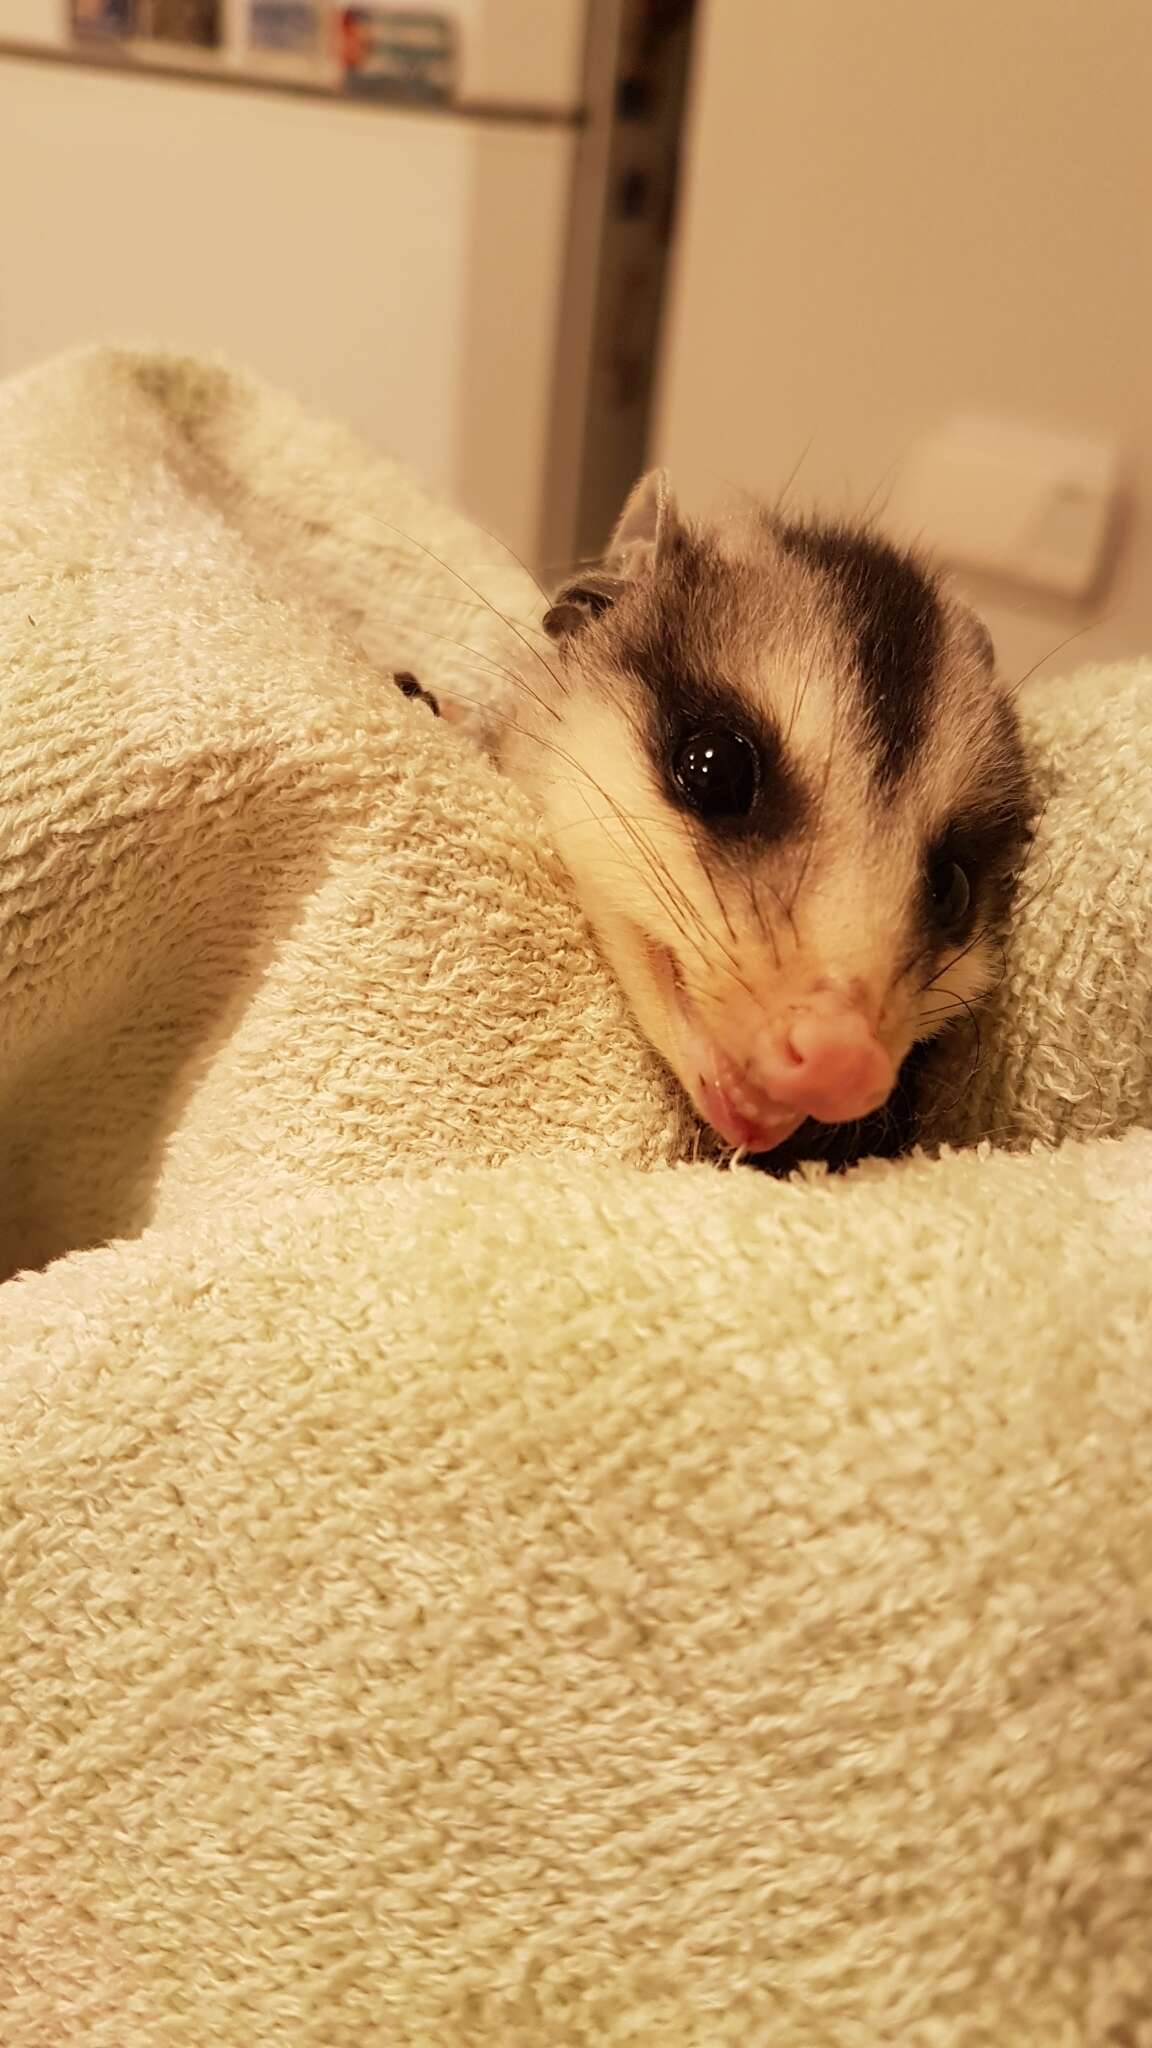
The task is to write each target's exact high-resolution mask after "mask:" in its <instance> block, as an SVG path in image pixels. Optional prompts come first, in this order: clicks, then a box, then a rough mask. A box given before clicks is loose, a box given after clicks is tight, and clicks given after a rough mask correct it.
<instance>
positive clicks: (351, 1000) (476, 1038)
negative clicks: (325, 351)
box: [0, 354, 1152, 2048]
mask: <svg viewBox="0 0 1152 2048" xmlns="http://www.w3.org/2000/svg"><path fill="white" fill-rule="evenodd" d="M0 493H3V499H4V512H3V516H4V521H5V538H4V540H3V544H2V559H3V569H2V570H0V602H2V606H3V610H2V614H0V627H2V632H3V641H2V643H0V645H2V652H0V664H2V666H0V674H2V676H3V701H4V710H5V745H4V747H3V748H2V749H0V766H2V772H3V778H4V789H3V812H2V815H3V817H4V820H5V834H6V838H5V847H4V860H3V867H2V869H0V971H2V972H3V977H4V1003H3V1006H2V1007H0V1059H2V1061H3V1069H2V1071H3V1103H2V1116H0V1137H2V1143H3V1157H4V1167H5V1173H4V1204H5V1211H4V1218H3V1220H4V1227H5V1234H6V1246H5V1249H6V1256H7V1266H8V1269H9V1270H11V1268H12V1266H14V1265H17V1264H20V1263H22V1262H24V1263H28V1262H33V1261H36V1262H42V1261H45V1260H47V1259H48V1258H50V1257H51V1256H52V1255H53V1254H57V1253H61V1252H66V1251H68V1249H69V1248H70V1247H73V1246H80V1245H83V1244H94V1243H95V1242H96V1241H97V1240H99V1239H101V1238H106V1237H116V1238H117V1239H118V1240H119V1241H117V1242H115V1243H112V1244H109V1245H108V1246H107V1247H106V1248H104V1249H93V1250H87V1251H75V1252H73V1254H72V1256H70V1257H64V1258H58V1259H57V1262H56V1263H54V1264H51V1265H48V1266H47V1269H46V1270H44V1271H43V1272H40V1273H37V1274H33V1275H29V1276H27V1277H24V1278H21V1279H16V1280H11V1281H9V1282H8V1283H7V1284H6V1285H4V1286H3V1287H0V1402H2V1407H0V1416H2V1422H0V1440H2V1441H0V1589H2V1592H3V1605H2V1609H0V2042H2V2043H3V2048H241V2044H243V2048H249V2044H251V2048H264V2044H268V2048H272V2044H275V2048H585V2044H587V2048H596V2044H601V2043H603V2044H606V2048H616V2044H624V2043H630V2044H643V2048H722V2044H724V2043H728V2042H740V2043H741V2044H753V2048H883V2044H886V2043H892V2044H896V2043H900V2044H901V2048H904V2044H908V2048H992V2044H996V2048H1003V2044H1008V2043H1016V2042H1021V2043H1024V2042H1028V2043H1033V2042H1034V2043H1037V2044H1041V2043H1042V2044H1045V2048H1047V2044H1060V2048H1082V2044H1083V2048H1145V2044H1147V2043H1148V2042H1149V2041H1152V2026H1150V2021H1149V2014H1150V2013H1152V1942H1150V1941H1149V1939H1148V1929H1149V1925H1150V1924H1152V1848H1150V1846H1149V1845H1150V1844H1152V1629H1150V1626H1149V1610H1148V1587H1149V1584H1150V1583H1152V1512H1150V1510H1149V1506H1148V1497H1147V1478H1146V1474H1147V1468H1148V1461H1149V1456H1150V1454H1152V1370H1150V1366H1152V1356H1150V1353H1152V1338H1150V1335H1149V1332H1150V1330H1152V1271H1150V1264H1149V1260H1148V1257H1147V1245H1148V1241H1149V1232H1150V1228H1152V1136H1149V1134H1147V1133H1146V1132H1144V1131H1141V1130H1140V1129H1138V1128H1136V1126H1138V1125H1139V1124H1140V1122H1141V1121H1147V1120H1148V1119H1149V1110H1150V1108H1152V1101H1150V1093H1149V1076H1148V1069H1147V1065H1146V1064H1144V1065H1141V1063H1140V1062H1141V1059H1142V1057H1143V1045H1144V1035H1145V1032H1146V1025H1147V1019H1146V1016H1144V1015H1141V1013H1140V1005H1141V1004H1145V1003H1146V1001H1147V995H1148V987H1149V983H1148V971H1147V923H1148V920H1147V912H1148V882H1147V867H1146V863H1145V862H1144V861H1143V860H1142V859H1141V858H1139V855H1140V853H1141V851H1142V848H1144V847H1145V842H1146V826H1147V819H1148V802H1149V798H1148V787H1149V764H1150V760H1152V741H1150V739H1149V720H1148V714H1147V710H1146V705H1145V697H1146V693H1147V689H1148V685H1149V680H1150V678H1149V675H1148V672H1147V671H1146V670H1145V671H1132V672H1129V674H1127V675H1121V674H1116V675H1113V676H1111V677H1092V676H1088V677H1086V678H1084V679H1083V680H1082V681H1081V682H1079V683H1076V684H1070V685H1069V686H1068V687H1067V689H1066V690H1065V691H1063V692H1060V693H1053V694H1051V695H1050V696H1047V697H1041V696H1040V695H1038V694H1037V693H1035V692H1034V693H1031V694H1030V697H1029V709H1028V717H1029V721H1030V729H1031V730H1032V732H1033V733H1034V735H1035V744H1036V746H1037V748H1038V750H1039V766H1040V770H1041V773H1042V774H1043V775H1045V776H1046V777H1047V783H1048V790H1049V797H1050V800H1049V806H1048V810H1047V812H1046V815H1045V819H1044V822H1043V827H1042V835H1043V836H1042V838H1041V840H1040V842H1039V844H1038V848H1037V859H1036V863H1035V864H1034V870H1033V877H1030V880H1029V884H1028V885H1027V886H1028V889H1029V890H1030V892H1031V901H1030V902H1029V903H1028V905H1027V907H1026V909H1025V911H1024V914H1023V917H1022V920H1021V923H1020V927H1019V937H1018V938H1017V939H1016V940H1015V941H1014V943H1013V946H1012V948H1011V950H1010V953H1009V957H1008V963H1007V968H1006V978H1005V983H1004V993H1003V997H1002V1001H1001V1005H1000V1007H999V1009H998V1010H997V1011H996V1012H994V1014H993V1016H992V1018H991V1020H990V1021H989V1024H988V1027H987V1029H986V1031H985V1033H984V1047H983V1058H984V1065H983V1067H982V1068H981V1074H980V1079H979V1088H978V1089H977V1087H976V1085H975V1084H973V1086H972V1087H971V1088H965V1090H964V1092H963V1094H962V1096H958V1091H957V1088H956V1087H954V1086H951V1083H949V1085H948V1086H947V1087H945V1086H944V1085H941V1087H940V1090H939V1095H938V1108H937V1130H938V1131H939V1132H941V1133H943V1132H945V1131H947V1130H952V1131H955V1132H957V1133H962V1134H963V1135H968V1131H969V1128H971V1130H972V1131H973V1133H975V1132H976V1131H978V1130H979V1129H980V1128H981V1123H982V1127H983V1128H984V1129H991V1130H994V1131H995V1132H996V1134H997V1136H1000V1135H1004V1136H1006V1137H1007V1138H1009V1139H1010V1140H1011V1141H1012V1143H1013V1144H1018V1143H1020V1142H1021V1141H1022V1140H1026V1139H1027V1138H1028V1137H1029V1136H1030V1135H1032V1134H1043V1135H1059V1134H1061V1133H1064V1132H1066V1131H1069V1130H1075V1129H1084V1128H1085V1125H1084V1123H1083V1121H1082V1118H1081V1111H1082V1110H1083V1107H1084V1105H1085V1104H1086V1103H1087V1101H1088V1096H1087V1093H1086V1092H1084V1091H1083V1090H1082V1088H1081V1082H1080V1079H1079V1078H1078V1077H1079V1076H1080V1075H1081V1074H1082V1071H1083V1067H1084V1065H1086V1064H1087V1065H1089V1066H1091V1067H1092V1068H1093V1069H1094V1072H1095V1081H1096V1085H1097V1088H1098V1091H1099V1093H1098V1098H1095V1099H1098V1100H1099V1101H1101V1102H1102V1103H1103V1104H1104V1114H1103V1115H1102V1116H1100V1117H1099V1118H1098V1119H1097V1124H1098V1126H1099V1128H1100V1129H1101V1130H1108V1131H1114V1132H1117V1133H1119V1132H1121V1131H1124V1130H1127V1135H1125V1136H1124V1137H1122V1138H1121V1137H1117V1138H1116V1139H1115V1140H1108V1139H1105V1138H1103V1137H1094V1138H1091V1139H1088V1140H1084V1141H1081V1140H1077V1139H1070V1140H1069V1141H1068V1142H1065V1143H1064V1144H1063V1146H1062V1147H1061V1148H1060V1149H1059V1150H1056V1151H1048V1152H1042V1151H1040V1150H1032V1151H1027V1150H1025V1151H1022V1152H1016V1153H1014V1152H1012V1151H1007V1150H1005V1151H1000V1152H988V1151H968V1152H965V1153H958V1154H956V1153H954V1154H945V1155H944V1156H942V1157H939V1158H935V1159H931V1158H919V1159H914V1160H911V1161H906V1162H903V1163H901V1164H900V1165H898V1166H895V1167H886V1166H885V1167H880V1166H873V1167H870V1168H866V1169H864V1170H862V1171H860V1172H858V1173H856V1174H854V1175H851V1176H849V1177H848V1178H847V1179H845V1180H841V1181H830V1180H827V1179H822V1178H820V1177H814V1178H810V1179H807V1180H802V1181H799V1182H794V1183H789V1184H785V1185H778V1184H776V1183H773V1182H772V1181H770V1180H768V1179H766V1178H764V1177H761V1176H759V1175H755V1174H752V1173H749V1172H744V1171H736V1172H732V1173H726V1172H719V1171H717V1170H715V1169H714V1168H711V1167H707V1166H703V1165H699V1166H695V1167H690V1166H685V1165H674V1164H672V1163H671V1162H673V1161H675V1160H676V1159H678V1158H679V1157H681V1156H682V1155H683V1154H684V1153H685V1152H687V1151H690V1150H691V1147H692V1142H693V1140H692V1133H691V1131H690V1129H689V1128H688V1126H687V1124H686V1121H685V1120H684V1118H683V1114H682V1110H681V1108H680V1105H679V1103H678V1101H677V1098H676V1096H675V1092H674V1091H673V1090H672V1088H671V1086H670V1084H669V1083H668V1082H667V1081H666V1079H665V1077H664V1076H663V1074H662V1072H661V1070H660V1068H659V1066H658V1064H657V1063H656V1062H655V1061H654V1060H653V1059H652V1057H651V1056H650V1055H649V1054H648V1052H647V1050H646V1048H645V1047H644V1045H643V1044H642V1043H641V1042H640V1040H639V1039H638V1037H637V1034H636V1032H635V1030H634V1029H633V1027H632V1025H631V1023H630V1020H629V1018H628V1016H627V1013H626V1010H625V1008H624V1006H623V1004H622V1002H621V1001H620V999H619V997H618V996H617V994H616V992H615V989H614V987H613V985H612V983H611V980H610V978H609V977H608V976H607V974H606V973H605V972H604V970H603V969H602V968H601V967H600V965H599V964H598V962H597V960H596V958H595V956H594V954H593V952H592V950H591V948H590V945H589V942H588V940H587V936H586V934H585V933H584V931H583V928H582V926H581V924H580V921H579V919H578V917H577V915H576V913H575V911H574V909H573V908H572V904H571V900H570V897H569V894H568V892H567V890H566V888H565V886H564V883H563V877H562V874H561V872H560V870H559V868H558V865H557V863H556V861H555V859H554V858H553V856H552V855H551V854H550V852H549V850H548V849H547V847H545V846H544V845H543V844H542V842H541V840H540V837H539V834H538V833H537V832H536V829H535V826H534V824H533V821H532V820H531V818H530V817H529V815H528V813H527V812H526V810H525V809H524V807H523V806H522V805H521V804H520V803H519V801H518V800H517V799H516V797H515V796H514V794H513V793H512V792H511V791H509V790H508V789H507V788H506V787H505V786H504V785H503V784H502V783H501V782H500V780H499V778H498V777H496V776H495V774H494V773H493V772H492V770H491V769H490V768H489V767H488V766H487V765H486V763H485V762H484V761H483V760H482V759H481V758H480V757H479V756H478V755H477V754H476V753H475V752H474V750H472V749H471V748H470V747H469V746H468V745H467V744H466V742H465V741H464V740H462V739H461V738H460V737H459V736H458V735H453V734H452V733H450V732H448V731H447V730H445V729H444V727H443V726H441V725H439V724H437V723H436V722H435V721H433V720H432V719H431V718H430V716H429V715H428V713H427V712H426V711H425V710H424V708H423V707H421V706H419V705H417V704H410V703H408V702H406V701H405V700H403V699H402V698H400V696H399V694H398V693H397V692H396V691H395V690H394V689H393V688H392V687H391V685H390V683H389V681H388V677H389V675H390V673H391V671H392V670H393V669H394V668H398V667H411V668H414V669H416V670H417V672H418V673H420V674H421V675H422V676H423V677H424V678H425V679H426V680H427V681H429V682H430V683H431V684H432V685H433V687H436V686H440V687H444V686H445V684H446V683H447V682H450V681H451V680H452V678H453V676H454V677H455V680H456V682H457V684H458V685H461V686H463V687H464V688H466V689H468V690H472V689H473V688H474V689H475V694H476V695H477V696H478V697H481V698H484V699H485V700H487V701H488V702H489V703H491V704H493V705H494V707H495V715H496V716H502V715H515V713H514V705H515V701H516V692H517V691H518V690H521V689H523V688H525V687H531V674H532V670H533V667H534V665H535V664H536V662H537V661H538V660H539V659H541V658H546V650H543V651H537V652H531V651H530V648H529V645H526V644H525V643H524V642H523V641H522V640H520V639H519V638H518V637H517V632H516V631H512V630H510V629H507V628H502V627H500V626H499V624H498V622H496V621H495V620H494V619H493V617H492V615H491V613H490V612H486V611H485V610H484V609H483V606H482V605H481V609H480V610H479V611H472V610H471V609H468V607H470V606H471V605H472V604H474V603H477V604H479V603H480V599H479V598H476V597H474V596H472V595H470V594H469V592H467V591H464V593H463V595H461V594H460V593H461V588H462V587H461V586H460V585H459V584H458V583H454V582H453V579H452V576H451V574H450V573H449V572H448V571H442V570H440V569H438V568H437V565H436V564H435V563H434V562H433V561H432V560H431V559H430V557H429V556H428V554H426V553H425V552H423V550H422V546H421V545H413V544H411V543H407V542H404V541H403V540H402V539H401V537H400V535H398V534H397V533H396V532H395V531H394V530H393V529H395V528H397V527H400V528H404V529H406V530H407V531H408V532H409V533H414V534H415V535H416V537H417V541H418V542H420V543H422V544H423V548H431V549H432V550H434V551H435V553H436V554H437V555H441V556H445V557H450V558H451V560H452V561H454V562H455V563H456V565H457V569H458V571H459V572H460V573H462V574H463V575H464V576H465V577H466V578H467V579H468V582H469V583H470V584H473V585H475V586H476V588H477V589H480V588H483V589H484V590H486V591H488V592H490V594H491V595H493V596H494V597H497V598H498V601H499V602H500V604H501V605H503V606H504V607H505V609H506V610H509V611H510V612H511V613H512V615H513V616H514V618H515V619H516V620H517V622H518V625H519V628H520V630H523V631H525V632H527V633H528V634H529V640H530V642H531V646H532V647H536V648H539V646H540V643H537V642H535V641H532V640H531V630H530V629H531V625H532V621H533V619H534V616H535V614H534V611H533V607H534V605H535V604H536V602H537V600H536V596H535V593H534V592H533V591H532V590H531V588H530V587H529V585H528V584H527V582H526V580H525V579H523V578H522V577H521V576H520V574H519V572H518V571H516V570H514V569H510V568H508V567H507V565H502V564H501V561H500V557H499V551H498V550H497V549H495V547H494V545H493V544H492V543H489V542H487V541H485V539H484V538H483V537H482V536H478V535H476V534H475V533H474V532H472V530H471V529H469V528H468V527H467V526H465V525H464V524H463V523H462V522H460V521H459V520H457V519H453V518H451V517H449V516H448V515H446V514H444V513H442V512H441V511H440V510H439V508H437V507H435V506H433V505H431V504H429V502H428V501H427V500H426V499H424V498H423V497H422V496H421V494H419V493H418V492H417V491H416V490H415V489H414V488H413V486H411V484H410V483H408V482H407V480H405V479H403V478H402V477H400V476H398V475H397V473H396V472H395V471H394V470H393V469H392V468H391V467H390V466H389V465H387V464H382V463H379V462H375V461H372V460H370V459H369V458H367V457H366V456H364V455H363V454H362V453H360V452H359V451H357V450H356V449H355V448H354V447H352V446H351V445H350V444H348V443H347V442H346V441H345V439H344V438H343V437H342V436H340V435H338V434H336V433H335V432H333V431H331V430H329V429H328V428H325V427H319V426H317V425H315V424H314V423H312V422H310V421H308V420H306V419H304V418H303V417H302V416H301V415H300V414H299V413H298V412H297V411H296V409H295V408H294V407H292V406H291V405H290V404H289V403H287V402H286V401H284V400H282V399H280V398H279V397H277V396H275V395H273V394H268V393H265V392H263V391H261V390H259V389H258V388H256V387H253V386H250V385H246V384H244V383H242V382H240V381H238V380H236V379H234V378H232V377H230V376H229V375H227V374H226V373H223V372H217V371H212V370H206V369H204V368H202V367H198V366H195V365H181V364H171V363H164V362H157V361H153V360H148V359H139V358H132V357H129V356H124V355H109V354H100V355H97V356H93V357H88V358H83V359H80V360H78V361H73V362H70V363H65V364H63V365H58V366H54V367H52V368H50V369H49V370H47V371H45V372H42V373H40V374H39V375H38V376H36V377H33V378H30V379H27V380H24V381H22V382H21V383H19V384H16V385H12V386H9V387H7V389H6V390H5V391H4V392H3V393H0ZM30 622H31V623H30ZM432 633H435V634H440V633H443V634H444V635H445V636H446V641H451V642H457V641H459V640H461V639H467V640H469V641H470V642H471V643H472V644H473V645H474V646H475V647H478V648H479V649H480V650H481V657H482V658H477V659H476V665H475V667H474V665H473V663H474V658H473V657H472V656H470V655H469V656H462V655H461V654H460V652H459V649H458V648H457V647H456V646H454V645H448V644H446V641H444V640H433V639H431V638H429V637H427V636H428V635H430V634H432ZM507 671H511V673H510V674H509V673H506V672H507ZM485 677H487V681H485V680H484V678H485ZM1034 880H1035V881H1036V882H1037V883H1038V884H1039V886H1035V887H1033V881H1034ZM956 1057H957V1058H958V1059H959V1058H960V1048H959V1046H957V1048H956ZM970 1063H971V1049H970V1048H969V1064H970ZM963 1072H964V1063H963V1061H962V1060H961V1078H962V1079H963ZM1072 1077H1076V1078H1075V1081H1074V1085H1073V1078H1072ZM1077 1091H1079V1092H1077ZM950 1101H951V1102H952V1103H953V1104H955V1107H949V1104H950ZM981 1103H982V1104H984V1108H983V1110H981V1108H980V1104H981ZM1088 1128H1090V1129H1094V1128H1096V1125H1093V1124H1091V1123H1090V1124H1089V1125H1088ZM133 1233H135V1235H133Z"/></svg>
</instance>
